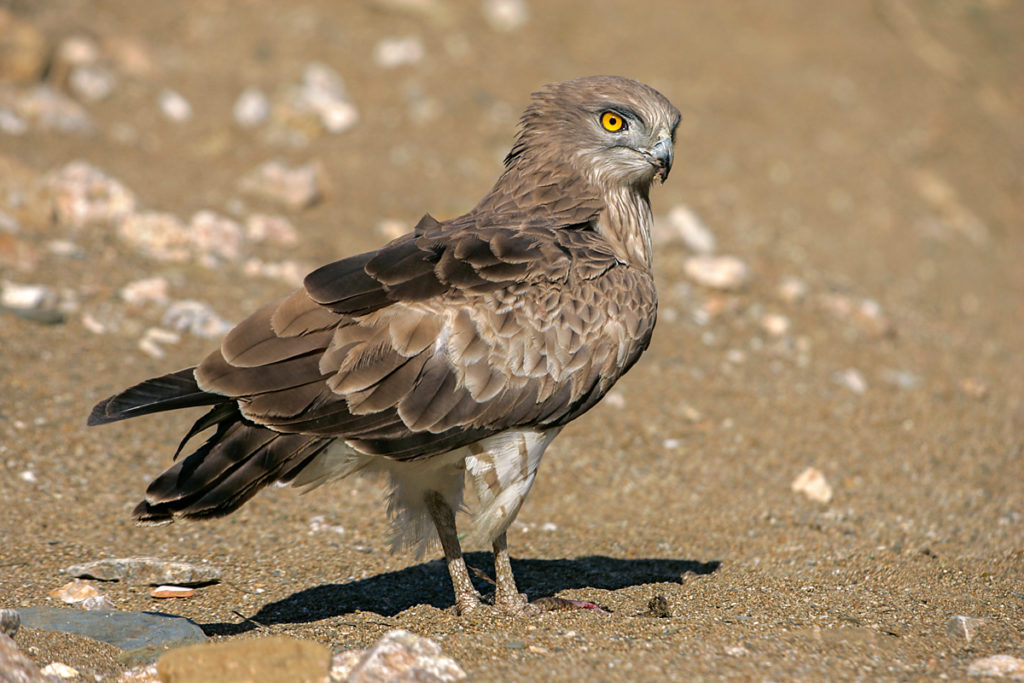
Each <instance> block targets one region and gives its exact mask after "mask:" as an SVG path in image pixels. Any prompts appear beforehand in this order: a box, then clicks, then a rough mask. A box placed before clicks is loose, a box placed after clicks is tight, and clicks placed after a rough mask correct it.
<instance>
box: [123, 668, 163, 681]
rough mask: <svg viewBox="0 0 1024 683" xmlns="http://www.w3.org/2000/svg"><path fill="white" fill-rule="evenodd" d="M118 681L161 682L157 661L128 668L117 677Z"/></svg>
mask: <svg viewBox="0 0 1024 683" xmlns="http://www.w3.org/2000/svg"><path fill="white" fill-rule="evenodd" d="M117 683H161V681H160V675H159V674H158V673H157V671H156V663H153V664H149V665H147V666H138V667H135V668H134V669H128V670H127V671H125V672H123V673H122V674H121V675H120V676H118V677H117Z"/></svg>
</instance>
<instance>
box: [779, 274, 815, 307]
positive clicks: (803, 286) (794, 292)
mask: <svg viewBox="0 0 1024 683" xmlns="http://www.w3.org/2000/svg"><path fill="white" fill-rule="evenodd" d="M776 291H777V293H778V295H779V298H780V299H782V300H783V301H785V302H786V303H795V302H797V301H801V300H802V299H804V298H805V297H806V296H807V291H808V287H807V283H806V282H804V281H803V280H801V279H799V278H795V277H786V278H783V279H782V282H780V283H779V288H778V290H776Z"/></svg>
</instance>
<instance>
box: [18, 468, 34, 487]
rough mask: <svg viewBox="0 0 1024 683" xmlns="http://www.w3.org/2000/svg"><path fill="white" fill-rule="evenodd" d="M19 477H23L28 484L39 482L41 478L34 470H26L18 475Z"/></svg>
mask: <svg viewBox="0 0 1024 683" xmlns="http://www.w3.org/2000/svg"><path fill="white" fill-rule="evenodd" d="M18 479H21V480H22V481H23V482H25V483H26V484H36V483H38V482H39V478H38V477H36V473H35V472H33V471H32V470H24V471H23V472H21V473H20V474H19V475H18Z"/></svg>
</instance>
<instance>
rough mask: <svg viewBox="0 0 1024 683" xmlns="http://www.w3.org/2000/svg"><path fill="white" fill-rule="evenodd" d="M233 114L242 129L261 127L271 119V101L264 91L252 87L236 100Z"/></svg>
mask: <svg viewBox="0 0 1024 683" xmlns="http://www.w3.org/2000/svg"><path fill="white" fill-rule="evenodd" d="M233 113H234V115H235V123H237V124H238V125H240V126H241V127H242V128H252V127H254V126H259V125H260V124H263V123H266V122H267V119H269V118H270V100H268V99H267V96H266V95H265V94H263V91H262V90H260V89H259V88H256V87H253V86H250V87H248V88H246V89H245V90H243V91H242V94H241V95H239V96H238V99H237V100H235V106H234V110H233Z"/></svg>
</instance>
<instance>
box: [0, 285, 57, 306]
mask: <svg viewBox="0 0 1024 683" xmlns="http://www.w3.org/2000/svg"><path fill="white" fill-rule="evenodd" d="M56 300H57V294H56V293H55V292H54V291H53V289H52V288H51V287H48V286H46V285H21V284H18V283H16V282H7V281H4V283H3V291H2V292H0V304H2V305H4V306H7V307H8V308H20V309H30V308H44V307H46V306H52V305H53V303H54V302H55V301H56Z"/></svg>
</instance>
